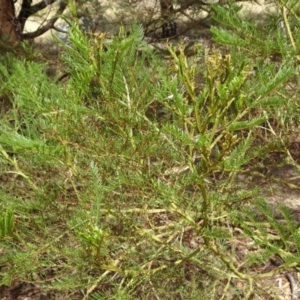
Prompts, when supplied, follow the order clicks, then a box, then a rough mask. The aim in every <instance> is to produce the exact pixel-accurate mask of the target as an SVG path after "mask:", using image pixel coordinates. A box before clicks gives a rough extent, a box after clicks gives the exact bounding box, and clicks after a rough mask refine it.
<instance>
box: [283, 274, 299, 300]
mask: <svg viewBox="0 0 300 300" xmlns="http://www.w3.org/2000/svg"><path fill="white" fill-rule="evenodd" d="M285 276H286V278H287V279H288V281H289V282H290V286H291V292H292V298H291V299H292V300H298V285H297V283H296V281H295V279H294V277H293V276H292V274H291V273H286V274H285Z"/></svg>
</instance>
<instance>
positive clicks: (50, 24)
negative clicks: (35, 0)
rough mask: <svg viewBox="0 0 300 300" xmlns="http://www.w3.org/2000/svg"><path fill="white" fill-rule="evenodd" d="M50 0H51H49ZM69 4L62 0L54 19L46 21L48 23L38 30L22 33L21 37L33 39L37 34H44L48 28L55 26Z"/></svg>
mask: <svg viewBox="0 0 300 300" xmlns="http://www.w3.org/2000/svg"><path fill="white" fill-rule="evenodd" d="M48 1H49V2H50V0H48ZM51 1H55V0H51ZM36 5H37V4H36ZM36 5H34V6H36ZM67 5H68V3H67V2H66V1H61V2H60V6H59V8H58V10H57V12H56V14H55V16H54V17H53V18H52V19H50V20H49V21H48V22H47V23H46V25H44V26H42V27H40V28H39V29H37V30H36V31H33V32H29V33H24V34H22V35H21V38H22V39H23V40H28V39H33V38H36V37H37V36H40V35H42V34H44V33H45V32H47V31H48V30H50V29H52V28H54V24H55V22H56V21H57V20H58V19H59V18H60V17H61V15H62V13H63V12H64V10H65V9H66V7H67Z"/></svg>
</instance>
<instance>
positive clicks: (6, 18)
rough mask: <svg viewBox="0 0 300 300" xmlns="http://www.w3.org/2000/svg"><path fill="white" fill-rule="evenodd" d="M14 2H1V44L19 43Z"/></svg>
mask: <svg viewBox="0 0 300 300" xmlns="http://www.w3.org/2000/svg"><path fill="white" fill-rule="evenodd" d="M16 24H17V23H16V15H15V6H14V3H13V0H0V42H1V44H5V45H7V44H9V45H15V44H16V43H17V42H18V41H19V34H18V32H17V26H16Z"/></svg>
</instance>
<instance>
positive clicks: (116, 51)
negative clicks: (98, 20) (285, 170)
mask: <svg viewBox="0 0 300 300" xmlns="http://www.w3.org/2000/svg"><path fill="white" fill-rule="evenodd" d="M295 3H296V2H295ZM278 7H279V8H280V10H279V12H280V13H279V14H278V15H277V17H276V18H275V17H274V18H271V19H270V20H269V22H267V23H266V25H265V26H263V27H262V26H260V25H258V24H256V23H255V22H253V21H252V20H249V19H247V18H246V17H243V18H242V17H240V16H239V15H238V14H237V12H238V8H237V7H236V6H235V5H229V6H226V7H224V6H223V7H222V6H218V5H213V6H212V18H213V19H214V21H215V22H216V23H215V24H219V25H216V26H213V27H211V29H210V30H211V34H212V40H213V42H214V43H213V46H212V47H210V48H208V47H205V46H204V45H202V44H200V43H199V44H197V43H196V44H195V45H193V55H190V56H189V55H187V53H186V51H185V50H186V45H185V44H184V42H181V43H179V44H177V45H176V44H174V43H173V44H171V43H169V42H168V41H166V44H167V50H168V51H167V52H166V53H164V55H159V54H158V53H157V52H154V51H153V49H152V48H151V47H150V46H149V45H148V44H147V43H146V42H145V40H144V32H143V28H142V26H140V25H138V24H133V25H132V27H131V29H130V33H129V34H128V33H127V32H125V30H124V29H122V28H120V31H119V34H118V35H116V36H115V37H114V38H113V39H112V40H110V41H108V40H107V39H106V37H105V34H104V33H102V34H94V35H92V34H87V33H84V32H82V31H81V30H80V29H79V25H78V22H77V21H76V20H75V19H74V20H72V22H73V21H74V22H73V23H74V25H71V23H70V30H69V37H68V42H67V43H64V42H59V41H58V43H60V44H61V46H62V48H63V50H62V53H61V55H60V67H61V68H62V69H63V71H64V72H65V75H66V76H63V77H60V78H58V77H54V78H53V77H49V76H47V74H46V72H45V69H46V63H45V62H44V60H43V58H42V56H41V55H40V54H37V53H34V54H32V51H31V50H30V49H29V50H28V49H26V48H24V49H23V50H22V55H20V53H6V54H5V55H2V56H1V58H0V59H1V64H0V76H1V79H0V80H1V82H2V85H1V90H0V94H1V103H2V104H1V120H0V126H1V130H0V166H1V174H0V180H1V189H0V193H1V194H0V196H1V213H0V238H1V240H0V252H1V256H0V266H1V273H0V282H1V285H2V287H4V286H14V285H15V284H16V283H17V282H22V283H23V284H25V283H26V284H27V288H28V284H30V285H31V286H30V287H31V288H30V292H32V290H39V293H43V294H45V295H46V297H48V299H52V298H53V299H250V298H253V297H257V299H269V298H272V297H276V295H275V292H274V288H272V287H271V288H270V287H268V286H267V285H266V284H264V281H263V280H265V279H266V278H272V276H274V275H275V274H287V273H286V272H292V271H293V270H295V268H297V266H298V262H299V247H300V235H299V229H298V224H297V219H296V217H295V216H293V213H294V212H295V211H290V209H288V208H286V207H284V206H281V205H279V206H277V207H276V209H275V208H274V207H273V206H272V204H270V203H269V202H268V201H266V199H265V198H264V197H263V193H262V190H263V189H264V187H263V179H266V178H268V179H269V180H272V177H271V176H269V177H268V176H264V174H265V173H264V172H261V170H262V169H265V168H268V167H270V166H286V165H292V166H294V168H295V169H296V170H297V162H298V156H297V151H295V145H296V144H297V141H298V140H297V136H298V131H299V129H298V124H299V103H298V97H299V85H298V72H299V66H298V65H299V41H300V35H299V32H300V31H299V25H300V22H299V17H298V15H297V11H295V10H294V8H295V6H294V5H293V3H292V2H278ZM220 24H221V25H220ZM281 24H282V26H280V25H281ZM24 53H25V54H24ZM257 176H259V177H257ZM257 178H259V179H257ZM273 179H274V180H276V178H273ZM293 185H294V186H293V187H296V188H297V185H296V184H295V182H294V183H293ZM283 204H284V203H283ZM270 262H271V263H272V266H271V267H269V268H267V267H266V266H267V265H268V264H269V263H270ZM288 274H290V273H288ZM274 284H275V283H274ZM33 287H34V288H33ZM1 291H2V293H4V289H2V290H1ZM13 293H15V290H13V289H11V290H10V295H11V297H13ZM32 298H33V299H34V296H32Z"/></svg>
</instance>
